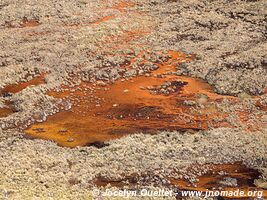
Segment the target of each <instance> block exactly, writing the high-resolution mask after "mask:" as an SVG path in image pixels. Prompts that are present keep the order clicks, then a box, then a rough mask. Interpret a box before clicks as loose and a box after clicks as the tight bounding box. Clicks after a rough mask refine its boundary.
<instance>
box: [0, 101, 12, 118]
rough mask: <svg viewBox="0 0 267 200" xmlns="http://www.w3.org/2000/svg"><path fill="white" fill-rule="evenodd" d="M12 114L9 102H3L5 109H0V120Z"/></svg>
mask: <svg viewBox="0 0 267 200" xmlns="http://www.w3.org/2000/svg"><path fill="white" fill-rule="evenodd" d="M12 113H14V109H13V108H12V104H11V102H8V101H7V102H5V107H3V108H0V118H3V117H7V116H9V115H11V114H12Z"/></svg>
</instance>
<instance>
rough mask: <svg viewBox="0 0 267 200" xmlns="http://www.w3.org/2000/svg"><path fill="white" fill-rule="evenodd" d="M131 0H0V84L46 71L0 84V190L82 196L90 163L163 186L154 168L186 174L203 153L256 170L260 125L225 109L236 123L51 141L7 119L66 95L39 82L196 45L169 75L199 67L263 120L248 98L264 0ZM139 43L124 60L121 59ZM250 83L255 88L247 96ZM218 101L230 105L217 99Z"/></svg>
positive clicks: (51, 109)
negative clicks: (8, 108)
mask: <svg viewBox="0 0 267 200" xmlns="http://www.w3.org/2000/svg"><path fill="white" fill-rule="evenodd" d="M131 2H132V3H126V4H125V3H122V2H121V1H118V0H110V1H106V0H90V1H89V0H79V1H76V0H68V1H67V0H46V1H43V0H41V1H39V0H38V1H37V0H25V1H21V0H1V2H0V36H1V37H0V38H1V39H0V88H4V87H5V86H7V85H10V84H14V83H18V82H22V81H25V82H26V81H29V80H32V79H33V78H34V77H37V76H40V75H41V74H43V73H46V76H45V84H40V85H36V86H31V87H27V88H26V89H24V90H22V91H19V92H18V93H15V94H1V95H0V108H2V107H4V106H5V102H6V101H10V102H12V103H13V106H14V109H15V110H16V112H15V113H13V114H11V115H9V116H7V117H5V118H0V149H1V150H0V159H1V162H0V199H6V198H8V199H26V200H27V199H29V200H30V199H90V198H92V196H91V189H92V188H93V187H94V185H93V180H94V179H95V178H97V177H99V176H100V175H101V176H102V177H105V178H110V179H119V178H121V177H124V176H125V175H129V174H137V175H143V174H144V175H145V176H147V177H149V178H148V179H147V180H146V181H144V180H140V181H139V182H138V185H137V186H136V187H140V188H144V187H152V188H154V187H167V185H168V181H167V180H166V179H165V177H174V178H182V177H183V178H187V179H188V180H190V181H191V182H194V181H197V180H196V177H197V175H196V174H191V173H190V174H188V171H187V168H188V167H190V166H192V165H196V164H197V165H203V164H206V163H215V164H216V163H232V162H239V161H240V162H242V163H243V164H245V165H246V166H248V167H250V168H252V169H257V170H259V171H260V172H261V174H262V177H261V179H262V181H263V182H266V181H267V168H266V166H267V143H266V141H267V140H266V139H267V138H266V137H267V135H266V127H262V129H261V130H260V131H254V132H246V131H245V130H243V129H242V126H241V125H240V124H239V123H238V122H236V121H235V117H234V116H233V117H232V118H231V119H229V120H232V123H236V124H235V127H236V129H231V128H219V129H212V130H208V131H200V132H197V133H195V134H191V133H181V132H172V133H170V132H162V133H159V134H155V135H144V134H141V133H140V134H136V135H131V136H127V137H124V138H121V139H119V140H114V141H111V142H109V146H106V147H104V148H101V149H97V148H95V147H77V148H73V149H70V148H62V147H58V146H57V145H56V144H54V143H53V142H50V141H42V140H29V139H25V138H24V137H23V132H22V131H21V130H19V129H18V128H17V127H18V125H20V124H24V125H25V124H26V125H30V124H32V123H35V122H36V121H44V120H45V119H46V118H47V116H49V115H52V114H54V113H56V112H59V110H60V109H59V107H62V106H63V107H64V108H65V109H69V107H70V106H71V105H70V104H69V103H68V102H64V101H61V100H58V99H55V98H53V97H51V96H49V95H47V94H46V92H47V91H48V90H52V89H53V90H60V89H61V86H62V85H63V84H65V85H68V86H69V87H71V86H73V85H77V84H80V83H81V81H88V82H95V81H96V80H104V81H110V82H113V81H116V80H117V79H119V78H122V77H123V78H128V77H131V76H136V75H139V74H145V73H147V72H150V71H152V70H153V69H154V68H155V66H154V64H153V63H155V62H158V63H160V62H163V61H164V60H165V59H166V57H167V56H166V55H167V54H166V52H168V51H169V50H173V51H178V52H185V53H189V54H195V55H196V59H195V60H194V61H192V62H190V63H185V64H179V65H177V75H187V76H192V77H198V78H201V79H203V80H205V81H207V82H208V83H209V84H211V85H212V86H213V87H214V91H215V92H217V93H220V94H225V95H234V96H239V97H240V98H243V99H245V101H244V104H245V105H246V106H247V107H248V108H250V109H251V111H253V113H258V112H260V114H261V115H263V116H262V119H261V120H262V121H263V122H266V121H267V117H266V109H265V110H264V109H262V110H261V109H260V108H259V107H258V106H257V105H256V104H257V103H259V102H260V104H261V108H266V104H267V98H266V94H264V91H265V89H266V83H267V67H266V52H267V45H266V6H267V5H266V4H267V3H266V1H264V0H256V1H249V0H247V1H245V0H233V1H226V0H217V1H205V0H201V1H197V0H189V1H185V0H183V1H178V0H153V1H147V0H132V1H131ZM143 52H145V53H144V55H143V56H141V57H139V58H138V59H135V60H134V63H133V64H132V68H131V69H127V70H121V66H122V65H123V64H125V63H127V62H129V61H130V60H132V59H133V58H136V57H138V55H140V54H141V53H143ZM159 52H160V53H159ZM143 61H146V65H142V64H141V63H142V62H143ZM256 95H257V96H258V98H259V100H254V99H253V96H256ZM259 95H261V96H259ZM221 107H222V109H228V110H238V109H240V107H238V106H235V107H234V106H232V105H231V104H230V103H227V102H224V103H223V104H222V105H221ZM241 108H243V107H241ZM33 116H38V117H37V118H38V119H35V118H34V117H33ZM252 120H253V119H252ZM254 120H257V119H254ZM205 170H207V169H205V168H203V169H202V170H200V171H199V173H200V174H201V173H205ZM156 174H160V176H156ZM198 175H199V174H198ZM73 183H75V184H73ZM142 198H143V197H142Z"/></svg>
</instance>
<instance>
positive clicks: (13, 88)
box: [0, 73, 46, 95]
mask: <svg viewBox="0 0 267 200" xmlns="http://www.w3.org/2000/svg"><path fill="white" fill-rule="evenodd" d="M45 75H46V74H45V73H43V74H41V75H40V76H38V77H35V78H33V79H32V80H30V81H27V82H20V83H18V84H12V85H8V86H6V87H4V88H3V89H2V90H1V89H0V94H2V95H3V94H6V93H18V92H20V91H22V90H23V89H25V88H27V87H29V86H31V85H40V84H43V83H45V79H44V77H45Z"/></svg>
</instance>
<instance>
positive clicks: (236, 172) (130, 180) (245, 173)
mask: <svg viewBox="0 0 267 200" xmlns="http://www.w3.org/2000/svg"><path fill="white" fill-rule="evenodd" d="M197 168H199V169H201V168H202V169H203V168H205V169H209V170H208V172H207V173H206V174H205V175H202V176H199V177H197V179H198V180H199V181H198V182H195V183H194V184H192V183H190V182H189V181H187V180H185V179H181V180H177V179H174V178H169V177H166V180H168V181H170V183H171V185H172V186H174V187H177V188H178V189H179V191H182V190H192V191H202V192H203V193H204V192H206V191H207V190H208V191H236V190H237V189H239V190H241V191H244V193H245V195H244V196H234V197H233V196H232V197H231V196H223V197H224V198H226V199H228V198H229V199H239V198H248V197H249V196H248V191H260V192H261V191H262V192H263V197H267V190H264V189H260V188H257V187H256V186H255V185H254V180H255V179H257V178H259V175H260V173H259V172H258V171H257V170H253V169H250V168H247V167H246V166H244V165H242V164H241V163H235V164H206V165H205V166H196V165H194V167H192V168H191V169H188V171H196V169H197ZM146 176H147V175H141V177H142V178H143V179H144V178H145V177H146ZM152 176H153V175H152ZM141 177H140V176H138V175H135V174H132V175H128V176H126V177H125V178H123V179H120V180H109V179H107V178H104V177H98V178H97V179H95V180H94V184H95V185H97V186H99V187H105V186H108V185H110V186H112V187H118V188H123V187H124V186H126V185H127V186H133V187H134V186H137V183H138V179H140V178H141ZM225 178H232V179H236V181H237V185H233V186H229V185H224V184H223V181H224V179H225ZM148 180H149V179H148ZM256 197H257V196H255V198H256Z"/></svg>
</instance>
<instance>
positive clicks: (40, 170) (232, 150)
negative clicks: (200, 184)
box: [0, 128, 267, 199]
mask: <svg viewBox="0 0 267 200" xmlns="http://www.w3.org/2000/svg"><path fill="white" fill-rule="evenodd" d="M9 132H12V131H9ZM6 134H8V132H5V133H2V135H1V140H0V158H1V164H0V171H1V184H0V189H1V190H2V191H6V192H7V193H8V194H9V195H10V197H11V198H13V197H18V196H19V195H21V197H27V195H28V196H29V197H30V196H36V197H38V196H39V197H45V196H47V195H51V197H54V198H55V199H57V198H58V196H59V195H62V197H64V198H65V197H68V195H77V192H79V193H80V194H79V195H78V196H77V198H78V197H80V196H81V197H83V195H89V194H88V193H89V192H88V191H87V190H88V188H90V187H92V186H93V185H92V182H93V180H95V179H96V178H97V177H105V178H106V179H111V180H120V179H123V177H125V176H129V175H131V174H135V175H137V177H138V176H140V179H138V182H137V186H136V187H137V188H138V187H140V188H143V187H148V186H154V187H160V186H162V187H165V186H166V185H168V181H167V180H166V177H173V178H185V179H188V180H189V181H190V182H192V183H194V182H196V181H197V177H198V176H200V175H201V174H205V173H206V172H207V171H208V170H209V168H206V167H202V168H201V167H200V168H199V170H197V171H195V172H190V173H189V172H188V170H187V169H188V167H190V166H192V165H199V166H201V165H204V164H206V163H214V164H218V163H234V162H237V161H241V162H242V163H243V164H245V165H246V166H248V167H251V168H254V169H258V170H259V171H260V172H262V173H263V174H262V176H263V178H264V177H266V175H267V174H266V171H267V170H266V166H267V157H266V155H267V144H266V143H264V142H262V141H266V139H267V135H266V132H255V133H253V134H251V133H246V132H243V131H240V130H238V129H226V128H221V129H215V130H211V131H203V132H198V133H196V134H192V133H177V132H172V133H170V132H162V133H159V134H156V135H144V134H141V133H140V134H136V135H132V136H128V137H124V138H122V139H119V140H114V141H111V142H109V146H106V147H104V148H101V149H97V148H95V147H79V148H74V149H70V148H62V147H58V146H57V145H56V144H54V143H52V142H48V141H42V140H25V139H22V138H21V137H18V136H15V137H14V136H10V137H8V136H7V135H6ZM74 180H75V181H74ZM26 182H27V184H25V183H26ZM73 182H74V184H73ZM66 190H69V192H68V193H66V194H64V192H65V191H66ZM64 195H65V196H64ZM81 199H82V198H81Z"/></svg>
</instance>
